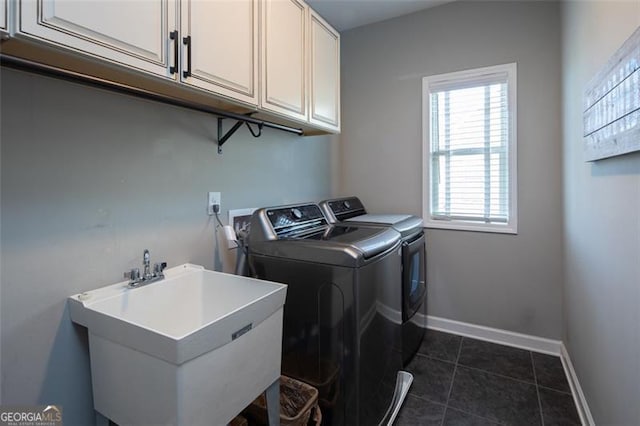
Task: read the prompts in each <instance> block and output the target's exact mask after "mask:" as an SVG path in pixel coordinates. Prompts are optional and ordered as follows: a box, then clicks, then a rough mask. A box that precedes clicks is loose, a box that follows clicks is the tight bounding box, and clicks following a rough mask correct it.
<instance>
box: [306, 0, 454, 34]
mask: <svg viewBox="0 0 640 426" xmlns="http://www.w3.org/2000/svg"><path fill="white" fill-rule="evenodd" d="M450 1H453V0H307V3H308V4H309V6H311V7H312V8H313V9H314V10H315V11H316V12H318V13H319V14H320V15H321V16H322V17H323V18H324V19H325V20H326V21H327V22H329V24H331V25H332V26H333V27H334V28H335V29H337V30H338V31H345V30H349V29H351V28H355V27H359V26H361V25H367V24H372V23H374V22H379V21H384V20H386V19H391V18H395V17H396V16H402V15H407V14H409V13H413V12H416V11H418V10H422V9H427V8H429V7H434V6H438V5H441V4H443V3H448V2H450Z"/></svg>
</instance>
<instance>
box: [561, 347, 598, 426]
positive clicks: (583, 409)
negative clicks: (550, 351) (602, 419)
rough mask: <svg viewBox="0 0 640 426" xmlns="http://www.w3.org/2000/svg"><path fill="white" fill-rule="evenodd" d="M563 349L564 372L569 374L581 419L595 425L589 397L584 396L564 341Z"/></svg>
mask: <svg viewBox="0 0 640 426" xmlns="http://www.w3.org/2000/svg"><path fill="white" fill-rule="evenodd" d="M561 351H562V353H561V356H560V359H561V360H562V366H563V367H564V372H565V374H566V375H567V380H568V381H569V387H570V388H571V393H572V394H573V400H574V401H575V403H576V407H577V408H578V414H579V415H580V421H581V422H582V424H583V425H588V426H595V424H596V423H595V422H594V421H593V416H592V415H591V410H589V405H588V404H587V399H586V398H585V397H584V392H582V387H581V386H580V382H579V381H578V376H577V375H576V370H574V368H573V363H572V362H571V358H570V357H569V352H568V351H567V348H566V347H565V346H564V343H563V344H562V346H561Z"/></svg>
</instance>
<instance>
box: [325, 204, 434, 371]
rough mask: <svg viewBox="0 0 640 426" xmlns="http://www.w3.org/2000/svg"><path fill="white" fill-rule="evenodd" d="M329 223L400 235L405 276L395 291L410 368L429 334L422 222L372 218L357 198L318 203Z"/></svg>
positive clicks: (397, 216)
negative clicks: (387, 230) (400, 304)
mask: <svg viewBox="0 0 640 426" xmlns="http://www.w3.org/2000/svg"><path fill="white" fill-rule="evenodd" d="M319 205H320V208H321V209H322V211H323V213H324V215H325V217H326V218H327V220H328V221H329V222H330V223H334V224H336V223H342V224H344V225H349V226H361V227H362V226H366V227H381V228H391V229H394V230H396V231H397V232H399V233H400V235H401V241H402V257H401V263H402V272H401V273H400V274H398V279H397V282H398V283H399V284H398V285H397V287H396V288H399V289H400V290H399V291H400V292H401V294H402V355H403V356H402V357H403V363H404V365H407V364H408V363H409V362H410V361H411V359H413V357H414V355H415V354H416V352H417V351H418V349H419V348H420V345H421V343H422V340H423V339H424V334H425V330H426V315H427V300H426V299H427V280H426V268H427V257H426V244H425V236H424V229H423V221H422V219H421V218H419V217H417V216H412V215H402V214H369V213H367V211H366V210H365V208H364V205H363V204H362V202H361V201H360V200H359V199H358V198H357V197H344V198H335V199H331V200H324V201H321V202H320V203H319Z"/></svg>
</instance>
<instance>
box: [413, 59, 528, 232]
mask: <svg viewBox="0 0 640 426" xmlns="http://www.w3.org/2000/svg"><path fill="white" fill-rule="evenodd" d="M423 88H424V91H423V105H424V110H425V111H424V116H423V121H424V128H425V132H424V133H425V134H424V139H425V140H424V146H425V156H426V158H425V171H426V173H425V179H424V180H425V181H426V182H425V183H424V184H425V191H423V192H424V193H425V194H424V197H425V204H426V206H425V218H424V219H425V223H426V224H427V226H435V227H444V228H455V229H470V230H485V231H497V232H512V233H515V232H516V228H515V223H516V221H515V212H516V209H515V205H516V203H515V201H516V200H515V191H514V189H515V173H516V170H515V132H514V124H515V64H510V65H501V66H497V67H490V68H483V69H479V70H470V71H463V72H459V73H451V74H444V75H440V76H433V77H425V78H424V80H423Z"/></svg>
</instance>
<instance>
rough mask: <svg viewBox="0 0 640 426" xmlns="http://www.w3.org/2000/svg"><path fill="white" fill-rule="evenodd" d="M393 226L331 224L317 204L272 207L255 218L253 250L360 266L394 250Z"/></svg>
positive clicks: (251, 237) (251, 236)
mask: <svg viewBox="0 0 640 426" xmlns="http://www.w3.org/2000/svg"><path fill="white" fill-rule="evenodd" d="M400 238H401V236H400V234H399V233H398V232H396V231H395V230H393V229H391V228H372V227H360V226H356V225H353V224H338V225H331V224H329V223H328V222H327V220H326V218H325V217H324V215H323V214H322V211H321V210H320V207H318V205H317V204H303V205H289V206H281V207H268V208H262V209H259V210H256V211H255V212H254V213H253V216H252V217H251V232H250V234H249V250H250V251H251V252H253V253H254V254H261V255H264V256H274V257H284V258H288V259H293V260H301V261H308V262H316V263H325V264H331V265H339V266H351V267H354V266H355V267H358V266H361V265H364V264H366V263H367V261H369V260H370V259H373V258H375V257H376V256H378V255H380V254H382V253H386V252H388V251H390V250H392V249H394V248H395V247H396V246H397V245H399V243H400Z"/></svg>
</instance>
